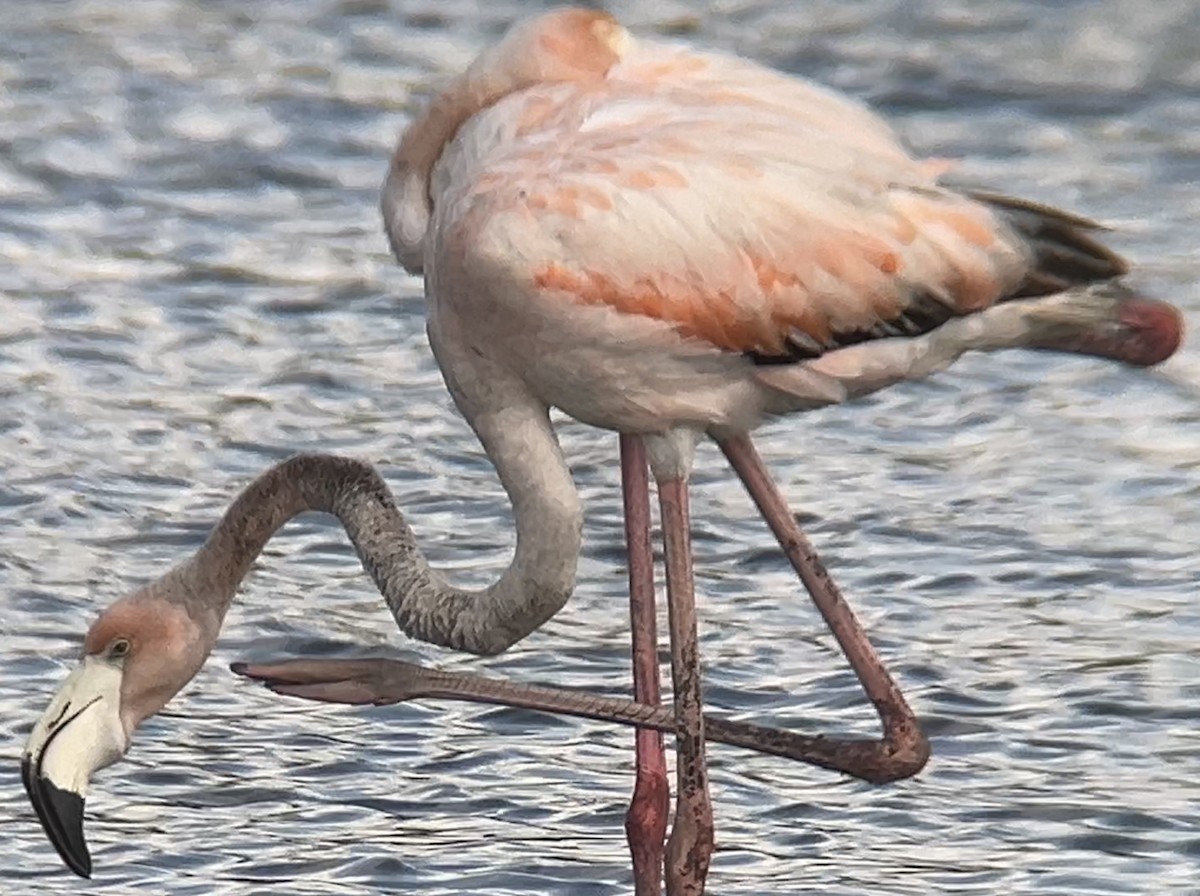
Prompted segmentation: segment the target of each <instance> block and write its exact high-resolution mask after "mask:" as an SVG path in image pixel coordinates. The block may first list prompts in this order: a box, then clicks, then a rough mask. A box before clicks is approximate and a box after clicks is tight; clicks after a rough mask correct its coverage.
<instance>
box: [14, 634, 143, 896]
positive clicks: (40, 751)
mask: <svg viewBox="0 0 1200 896" xmlns="http://www.w3.org/2000/svg"><path fill="white" fill-rule="evenodd" d="M121 678H122V671H121V668H120V667H119V666H118V665H115V664H113V663H111V662H110V661H107V660H104V659H102V658H100V657H97V656H88V657H85V658H84V660H83V662H82V663H80V664H79V666H78V667H77V668H76V669H75V671H73V672H72V673H71V674H70V676H69V677H68V678H67V680H66V681H65V682H64V683H63V686H62V688H61V689H60V690H59V692H58V694H56V695H55V697H54V699H53V700H52V701H51V702H50V706H49V708H48V709H47V710H46V712H45V713H44V714H43V715H42V717H41V719H39V720H38V722H37V724H36V725H34V726H33V731H32V732H31V733H30V735H29V741H28V742H27V743H26V745H25V752H24V753H23V754H22V755H21V781H22V782H23V783H24V784H25V792H26V793H27V794H28V795H29V801H30V802H31V803H32V804H33V809H34V811H35V812H36V813H37V817H38V820H39V821H41V823H42V828H43V829H44V830H45V831H46V836H47V837H49V838H50V843H51V845H53V846H54V848H55V849H56V850H57V851H58V854H59V856H61V857H62V860H63V861H64V862H65V863H66V865H67V867H68V868H70V869H71V870H72V871H74V872H75V873H76V874H78V875H79V876H80V877H91V876H92V857H91V855H89V853H88V848H87V842H86V841H85V840H84V839H83V801H84V797H85V796H86V795H87V788H88V782H89V781H90V780H91V777H92V775H93V774H94V773H95V772H97V771H99V770H100V769H102V768H104V767H105V766H109V765H112V764H113V763H114V762H116V761H117V760H118V759H120V758H121V757H122V756H124V755H125V751H126V750H127V749H129V738H128V736H127V735H126V733H125V727H124V725H123V724H122V723H121V714H120V708H121Z"/></svg>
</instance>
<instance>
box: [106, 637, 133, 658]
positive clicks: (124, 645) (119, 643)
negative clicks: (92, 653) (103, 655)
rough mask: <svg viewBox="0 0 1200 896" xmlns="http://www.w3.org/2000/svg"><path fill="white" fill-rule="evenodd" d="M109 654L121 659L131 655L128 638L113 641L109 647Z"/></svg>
mask: <svg viewBox="0 0 1200 896" xmlns="http://www.w3.org/2000/svg"><path fill="white" fill-rule="evenodd" d="M108 655H109V657H111V658H112V659H118V660H119V659H121V658H123V657H126V656H128V655H129V640H128V639H127V638H117V640H115V641H113V642H112V646H110V647H109V648H108Z"/></svg>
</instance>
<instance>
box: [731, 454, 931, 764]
mask: <svg viewBox="0 0 1200 896" xmlns="http://www.w3.org/2000/svg"><path fill="white" fill-rule="evenodd" d="M718 444H719V445H720V446H721V450H722V451H723V452H724V453H725V457H726V458H727V459H728V460H729V463H730V464H731V465H732V466H733V468H734V470H735V471H737V474H738V476H739V477H741V480H742V482H743V483H744V484H745V486H746V490H747V491H748V492H749V493H750V496H751V497H752V498H753V499H754V502H755V503H756V504H757V505H758V509H759V510H760V511H761V513H762V515H763V517H764V518H765V519H766V521H767V524H768V525H769V526H770V527H771V531H773V532H774V533H775V537H776V538H777V539H778V540H779V544H780V546H781V547H782V548H783V551H784V553H785V554H786V555H787V558H788V560H789V561H791V564H792V567H793V568H794V569H795V570H796V572H797V573H799V575H800V580H801V581H802V582H803V583H804V587H805V588H807V589H808V593H809V594H810V595H811V596H812V600H813V603H814V604H816V607H817V609H818V610H819V611H820V613H821V615H822V616H823V617H824V618H825V623H826V624H827V625H828V626H829V630H830V631H831V632H832V633H833V636H834V638H836V639H837V642H838V644H839V645H840V646H841V648H842V653H843V654H845V656H846V659H847V660H848V661H849V663H850V667H851V668H852V669H853V670H854V673H855V675H857V676H858V680H859V682H860V683H861V684H862V687H863V690H864V691H865V692H866V694H867V697H868V698H869V699H870V701H871V703H872V704H874V706H875V710H876V712H878V713H879V720H880V721H881V722H882V723H883V740H882V741H881V742H878V743H875V744H871V743H870V742H865V743H864V742H857V743H855V744H845V745H843V753H844V756H843V759H844V760H845V765H844V766H842V765H840V764H839V766H838V767H842V768H843V770H845V771H848V772H849V773H851V774H855V775H857V776H858V777H863V778H866V779H867V780H881V781H882V780H895V779H897V778H900V777H906V776H908V775H912V774H916V772H917V771H919V770H920V769H921V767H922V766H923V765H924V764H925V761H926V760H927V759H928V758H929V741H928V740H927V739H926V737H925V735H924V733H923V732H922V731H921V725H920V723H919V722H918V721H917V717H916V716H915V715H914V714H913V711H912V709H911V708H909V705H908V702H907V701H906V700H905V699H904V695H903V694H902V693H900V688H899V687H898V686H897V684H896V682H895V680H894V679H893V678H892V676H891V674H890V673H889V672H888V670H887V669H886V668H885V667H884V665H883V661H882V660H880V659H879V655H878V654H877V653H876V652H875V648H874V647H872V646H871V642H870V640H869V639H868V638H867V633H866V632H865V631H864V630H863V627H862V625H861V623H859V621H858V619H856V618H855V616H854V611H853V610H851V609H850V605H849V604H847V603H846V600H845V598H843V597H842V594H841V592H840V591H839V590H838V587H837V585H836V584H834V582H833V579H831V578H830V576H829V573H828V571H826V569H825V567H824V565H823V564H822V563H821V560H820V558H819V557H818V556H817V552H816V551H815V550H813V547H812V545H811V544H810V543H809V541H808V539H807V538H805V537H804V533H803V532H801V531H800V527H799V525H797V523H796V519H795V517H794V516H793V515H792V512H791V511H790V510H789V509H788V506H787V501H786V500H785V499H784V497H783V495H782V494H781V493H780V491H779V489H778V487H777V486H776V485H775V483H774V481H773V480H772V479H771V474H770V472H769V471H768V470H767V467H766V465H765V464H764V463H763V461H762V458H761V457H759V455H758V452H757V451H756V450H755V448H754V444H753V443H752V442H751V441H750V437H749V436H746V435H738V436H733V437H731V438H725V439H719V440H718ZM860 748H865V749H860ZM822 764H825V763H822Z"/></svg>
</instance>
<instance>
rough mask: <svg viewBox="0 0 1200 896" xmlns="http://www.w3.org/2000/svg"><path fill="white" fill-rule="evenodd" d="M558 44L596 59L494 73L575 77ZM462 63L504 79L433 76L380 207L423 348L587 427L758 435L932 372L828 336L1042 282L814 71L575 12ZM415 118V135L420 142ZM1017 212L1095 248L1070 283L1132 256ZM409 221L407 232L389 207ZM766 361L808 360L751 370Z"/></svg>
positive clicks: (903, 324)
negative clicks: (422, 222) (774, 67)
mask: <svg viewBox="0 0 1200 896" xmlns="http://www.w3.org/2000/svg"><path fill="white" fill-rule="evenodd" d="M564 30H565V31H567V32H568V33H569V34H570V35H571V39H566V38H563V37H561V36H557V35H558V34H559V32H560V31H564ZM518 39H519V40H520V43H519V44H517V45H515V46H510V47H509V52H508V53H507V54H503V53H499V52H498V51H499V49H501V48H503V47H504V46H505V44H507V43H509V41H516V40H518ZM604 49H608V50H609V51H610V54H609V55H607V56H606V55H605V53H604V52H603V50H604ZM569 52H574V53H577V54H578V56H579V57H580V58H582V59H585V60H591V61H592V62H593V63H594V65H592V66H591V67H589V66H587V65H585V64H584V63H582V62H579V61H578V60H575V61H576V62H577V63H578V64H577V65H575V66H574V67H573V68H570V69H569V76H565V77H555V78H553V79H550V80H534V81H532V82H531V83H523V82H520V81H519V79H516V78H509V79H507V80H506V79H505V78H503V77H500V76H498V75H495V74H494V71H504V70H505V69H504V66H506V65H508V66H511V65H512V64H513V63H514V60H522V61H525V62H528V60H530V59H533V60H538V59H540V58H542V57H545V58H546V59H547V60H548V61H546V62H544V63H541V64H540V65H541V67H542V68H551V69H554V68H555V67H557V68H558V69H561V68H565V67H566V62H569V61H571V60H566V61H564V60H563V59H562V58H559V56H557V55H556V54H563V53H569ZM485 64H486V65H485ZM477 66H483V67H484V68H485V70H486V71H488V72H489V73H491V80H492V81H493V82H495V83H505V84H510V85H511V89H510V90H509V91H508V92H504V93H502V94H501V95H499V96H497V97H495V98H492V97H489V98H488V99H490V100H492V101H491V102H489V103H488V104H486V105H482V106H481V107H480V108H478V109H474V110H472V109H471V106H470V104H469V102H467V101H466V100H463V99H462V96H463V95H465V94H470V90H469V89H468V87H465V86H464V85H463V84H461V83H456V84H452V85H451V86H450V88H448V89H447V91H446V93H444V94H443V96H442V97H440V98H439V100H437V101H436V102H435V107H436V108H438V109H439V113H438V114H439V115H440V114H443V111H444V110H445V109H447V108H450V109H456V110H458V111H460V112H466V111H468V110H470V114H467V115H465V117H464V118H462V120H461V121H459V122H458V126H457V129H456V130H455V131H454V132H453V134H452V136H449V137H448V139H447V140H446V141H445V143H444V144H443V145H442V146H441V149H440V152H439V153H438V155H437V159H436V162H435V163H434V164H433V165H432V167H431V170H430V171H429V175H428V177H427V178H421V177H416V176H414V166H412V165H411V164H409V162H408V155H409V152H410V151H411V148H412V145H413V143H414V140H413V139H412V138H411V137H406V139H405V141H404V142H402V143H401V145H400V148H399V150H398V152H397V156H396V159H395V161H394V163H393V168H392V172H391V175H390V177H389V179H388V183H387V184H386V185H385V196H384V211H385V220H386V223H387V224H388V229H389V233H390V234H391V236H392V238H393V245H394V246H395V247H396V249H397V254H398V255H399V256H400V257H401V259H402V260H405V261H406V264H408V266H409V267H410V268H411V269H413V270H424V272H425V273H426V275H427V278H428V284H427V296H428V298H429V304H430V307H429V319H430V336H431V340H432V341H433V342H434V343H435V351H440V352H442V353H444V354H446V355H450V356H453V358H454V360H455V361H456V362H457V366H459V367H460V368H461V367H462V366H472V365H475V364H476V363H477V362H476V361H475V360H474V359H477V358H486V359H489V360H490V361H492V362H494V363H495V364H496V365H497V366H499V367H501V368H503V369H505V370H507V371H510V372H512V373H513V374H514V376H515V378H516V379H517V380H519V382H520V384H521V386H522V387H523V388H526V389H528V390H529V391H530V392H531V393H532V394H533V395H534V396H536V398H537V399H538V400H539V401H541V402H544V403H545V404H548V405H554V406H557V407H560V408H562V409H563V410H565V411H566V412H567V413H569V414H571V415H572V416H574V417H576V418H578V419H580V420H583V421H586V422H589V423H593V424H595V425H598V426H603V427H607V428H611V429H618V430H621V431H626V432H643V433H656V432H664V431H667V430H670V429H672V428H675V427H688V428H694V429H699V430H707V429H714V428H717V429H730V430H736V431H745V430H749V429H752V428H753V427H754V426H755V425H757V423H758V422H760V420H761V419H762V417H763V415H764V414H766V413H778V412H783V411H789V410H797V409H804V408H810V407H814V406H817V405H821V404H827V403H830V402H835V401H840V400H842V399H844V398H846V397H848V396H850V395H856V394H861V393H862V392H864V391H870V390H871V389H872V388H876V387H877V385H883V384H886V383H887V382H893V381H895V380H896V379H902V378H904V377H905V376H906V374H907V373H908V372H909V371H908V370H907V369H905V365H911V367H912V373H913V375H924V374H925V373H927V372H928V370H927V369H925V368H924V367H922V366H921V365H919V364H915V363H914V362H913V359H912V357H911V356H909V355H907V354H905V353H904V352H897V350H896V346H895V345H894V344H885V345H883V348H882V350H881V351H880V352H878V353H875V352H871V351H864V350H862V349H859V350H856V351H852V352H849V353H848V354H847V355H845V356H842V357H838V356H837V355H838V352H839V350H840V349H843V348H846V347H849V346H852V345H859V344H861V343H863V342H869V341H875V340H878V341H880V342H885V341H889V342H890V340H892V339H896V338H900V339H904V338H906V337H907V338H912V337H919V336H921V335H923V334H924V333H925V332H927V331H928V330H930V329H933V327H934V326H936V325H938V324H941V323H944V322H945V321H946V320H947V319H949V318H952V317H957V316H961V315H965V314H969V313H971V312H977V311H981V310H983V309H986V308H988V307H990V306H992V305H994V304H996V303H997V302H999V301H1002V300H1005V299H1009V298H1014V297H1018V296H1022V295H1036V294H1039V293H1042V292H1050V291H1054V290H1053V289H1051V288H1049V287H1048V286H1047V285H1046V283H1045V278H1044V277H1043V278H1042V280H1041V281H1039V279H1038V277H1039V264H1040V263H1041V262H1044V260H1045V259H1044V258H1039V253H1038V246H1037V245H1036V243H1035V241H1033V240H1031V239H1030V234H1029V233H1022V232H1021V230H1020V229H1019V227H1018V226H1017V225H1016V224H1015V223H1014V221H1013V209H1012V208H1011V207H1009V208H1005V207H1004V206H1003V205H996V204H989V203H988V202H986V201H981V200H979V199H977V198H975V197H973V196H970V195H967V194H964V193H960V192H956V191H954V190H951V189H948V188H945V187H942V186H940V185H939V183H938V180H937V178H938V176H939V174H941V173H943V172H944V171H945V170H946V167H947V166H946V165H945V163H943V162H940V161H934V162H930V161H920V160H916V159H914V158H912V157H911V156H910V155H909V154H908V153H907V152H906V151H905V150H904V149H903V147H902V146H901V145H900V143H899V142H898V140H897V138H896V137H895V135H894V134H893V133H892V131H891V130H890V128H888V126H887V125H886V124H885V123H884V122H883V121H882V120H881V119H879V118H877V117H876V116H875V115H873V114H872V113H871V112H869V111H868V110H866V109H865V108H864V107H862V106H860V105H859V104H857V103H855V102H853V101H851V100H848V99H846V98H843V97H840V96H837V95H835V94H832V93H830V92H828V91H826V90H823V89H821V88H819V87H817V86H815V85H812V84H810V83H808V82H805V81H802V80H799V79H796V78H791V77H787V76H784V75H782V74H779V73H777V72H774V71H771V70H769V69H766V68H764V67H762V66H759V65H756V64H754V63H752V62H748V61H746V60H742V59H738V58H734V57H729V56H723V55H719V54H715V53H705V52H699V51H696V50H694V49H690V48H687V47H682V46H675V45H671V44H665V43H662V42H658V41H641V40H635V39H634V38H633V37H631V36H630V35H629V34H628V33H627V32H625V31H624V29H622V28H621V27H620V26H619V25H617V24H616V23H615V22H613V21H612V20H611V19H609V18H608V17H607V16H605V15H604V14H601V13H589V12H584V11H578V10H572V11H561V12H558V13H551V14H549V15H548V16H545V17H543V18H541V19H537V20H534V21H533V22H531V23H528V24H526V25H525V26H524V28H523V29H518V31H517V32H515V34H514V36H512V37H510V38H509V39H508V40H506V41H505V42H504V43H502V44H501V45H500V48H498V50H497V51H494V52H493V53H491V54H485V56H484V57H483V58H482V59H481V61H480V63H477ZM488 66H490V68H489V67H488ZM535 67H537V66H535ZM556 70H557V69H556ZM476 77H477V78H478V77H481V76H479V75H476ZM468 82H469V78H468ZM433 117H434V118H436V117H437V116H433ZM425 124H426V122H423V121H418V122H417V123H415V124H414V125H413V127H412V128H411V129H410V131H409V134H410V135H421V136H422V137H423V138H425V139H433V137H432V136H431V132H432V131H433V130H436V128H432V127H425ZM1019 211H1020V213H1024V214H1025V215H1026V216H1029V215H1036V214H1038V213H1039V212H1045V213H1046V214H1048V215H1050V216H1052V217H1051V218H1050V219H1049V220H1050V221H1052V222H1055V223H1057V224H1058V225H1059V226H1060V229H1064V230H1070V229H1071V228H1074V233H1073V234H1072V237H1073V238H1074V239H1075V241H1076V243H1075V245H1074V246H1073V247H1072V249H1073V250H1074V251H1076V252H1077V253H1078V250H1079V249H1080V248H1083V249H1084V250H1085V252H1084V253H1082V255H1088V253H1090V257H1081V258H1079V259H1077V260H1076V261H1077V264H1078V266H1079V270H1077V271H1076V273H1078V274H1080V276H1078V277H1077V279H1079V280H1088V279H1107V278H1108V277H1112V276H1114V275H1116V274H1118V273H1120V272H1122V271H1123V270H1124V265H1123V263H1122V262H1121V261H1120V259H1118V258H1117V257H1116V256H1115V255H1113V254H1112V253H1110V252H1108V251H1107V250H1105V249H1103V247H1101V246H1099V244H1098V243H1095V242H1094V241H1092V240H1091V239H1090V238H1089V237H1087V235H1086V233H1085V231H1086V230H1087V229H1089V228H1090V227H1091V225H1090V224H1089V222H1086V221H1084V220H1083V219H1078V218H1072V217H1070V216H1066V215H1061V213H1056V212H1051V211H1050V210H1041V209H1039V208H1038V207H1036V206H1030V205H1025V206H1023V207H1022V208H1020V209H1019ZM422 213H426V214H428V227H427V229H426V230H425V231H423V232H420V233H419V234H416V233H412V232H408V231H405V229H404V228H403V227H401V226H398V224H397V222H400V221H403V220H408V219H419V218H421V216H422ZM418 257H419V259H420V260H419V262H418V261H416V259H417V258H418ZM1089 264H1090V266H1091V267H1090V268H1088V267H1087V265H1089ZM1089 274H1090V275H1092V276H1088V275H1089ZM456 340H457V341H459V342H460V343H461V344H459V345H457V346H455V347H453V348H452V347H451V346H449V345H448V343H450V342H453V341H456ZM879 358H887V360H886V361H885V365H886V367H887V376H885V377H882V378H880V377H878V376H877V373H878V371H877V367H878V360H879ZM773 361H774V362H788V361H794V362H799V363H794V364H790V365H788V366H789V368H790V369H788V370H787V371H786V372H782V371H778V370H776V371H770V370H767V371H764V370H763V369H762V368H763V364H764V362H767V365H768V366H770V362H773Z"/></svg>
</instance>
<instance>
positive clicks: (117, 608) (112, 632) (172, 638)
mask: <svg viewBox="0 0 1200 896" xmlns="http://www.w3.org/2000/svg"><path fill="white" fill-rule="evenodd" d="M210 647H211V639H209V638H206V637H204V636H203V627H202V626H201V625H198V624H197V623H196V621H194V620H193V618H192V617H191V615H190V614H189V613H188V611H187V608H186V606H185V605H184V604H181V603H178V602H174V601H170V600H167V599H164V598H163V597H161V596H156V595H154V594H153V593H152V592H151V591H150V590H149V589H143V591H141V592H135V593H134V594H132V595H130V596H128V597H125V598H123V599H121V600H119V601H118V602H117V603H115V604H113V605H112V606H111V607H109V608H108V609H107V610H106V611H105V612H104V613H102V614H101V615H100V617H99V618H98V619H97V620H96V622H95V623H94V624H93V625H92V627H91V629H90V630H89V631H88V633H87V637H86V639H85V640H84V647H83V658H82V659H81V660H80V662H79V665H78V666H76V667H75V669H74V670H73V671H72V672H71V674H70V675H69V676H67V680H66V681H65V682H64V683H63V685H62V687H61V688H60V689H59V691H58V693H57V694H56V695H55V696H54V699H53V700H51V702H50V706H49V708H47V710H46V712H45V713H44V714H43V715H42V717H41V719H39V720H38V722H37V724H35V725H34V727H33V731H32V732H31V733H30V736H29V740H28V742H27V743H26V745H25V751H24V753H23V754H22V756H21V779H22V781H23V782H24V784H25V792H26V793H27V794H28V795H29V800H30V802H31V803H32V804H33V808H34V811H35V812H37V816H38V820H39V821H41V823H42V827H43V829H45V831H46V836H48V837H49V838H50V842H51V844H53V846H54V848H55V849H56V850H57V851H58V854H59V856H61V857H62V860H63V861H64V862H65V863H66V865H67V867H68V868H70V869H71V870H72V871H74V872H75V873H76V874H78V875H79V876H81V877H90V876H91V871H92V860H91V856H90V854H89V853H88V848H87V843H86V841H85V840H84V837H83V803H84V798H85V796H86V794H87V788H88V783H89V782H90V780H91V777H92V775H93V774H95V772H97V771H99V770H100V769H102V768H105V767H106V766H109V765H112V764H113V763H114V762H116V761H117V760H119V759H121V757H123V756H124V755H125V753H126V751H127V750H128V749H129V745H130V743H131V742H132V739H133V733H134V731H135V730H136V729H137V727H138V725H140V724H141V723H142V722H143V721H144V720H145V719H147V718H149V717H150V716H152V715H154V714H155V713H157V712H158V711H159V710H160V709H162V708H163V706H165V705H166V703H167V701H168V700H170V699H171V697H173V696H174V695H175V694H176V693H177V692H178V691H179V690H180V689H181V688H182V687H183V686H184V685H185V684H187V682H188V681H190V680H191V678H192V677H193V676H194V675H195V674H196V672H197V671H199V669H200V666H201V665H203V663H204V659H205V657H206V656H207V654H208V651H209V649H210Z"/></svg>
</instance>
